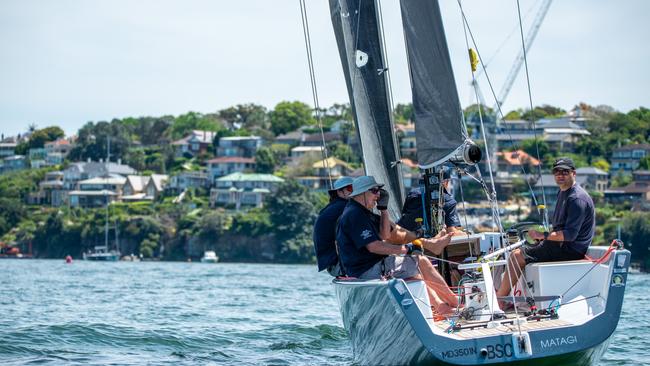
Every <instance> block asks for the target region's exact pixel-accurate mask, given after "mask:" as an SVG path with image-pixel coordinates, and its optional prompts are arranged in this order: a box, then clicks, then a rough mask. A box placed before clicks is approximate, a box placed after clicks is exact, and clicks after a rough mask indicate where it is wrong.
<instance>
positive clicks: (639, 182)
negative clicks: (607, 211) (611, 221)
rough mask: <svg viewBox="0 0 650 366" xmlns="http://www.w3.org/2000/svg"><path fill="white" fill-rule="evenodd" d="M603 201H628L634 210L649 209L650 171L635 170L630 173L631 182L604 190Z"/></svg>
mask: <svg viewBox="0 0 650 366" xmlns="http://www.w3.org/2000/svg"><path fill="white" fill-rule="evenodd" d="M605 201H606V202H608V203H619V204H620V203H629V204H631V205H632V208H633V209H635V210H646V211H647V210H650V171H649V170H637V171H635V172H633V173H632V183H630V184H628V185H627V186H625V187H619V188H609V189H607V190H605Z"/></svg>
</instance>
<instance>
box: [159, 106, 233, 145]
mask: <svg viewBox="0 0 650 366" xmlns="http://www.w3.org/2000/svg"><path fill="white" fill-rule="evenodd" d="M222 129H224V126H223V123H222V122H221V120H220V119H219V118H218V117H216V116H214V115H203V114H201V113H197V112H188V113H186V114H182V115H180V116H178V117H176V119H175V120H174V123H173V124H172V125H171V127H170V128H169V135H170V136H171V138H172V139H179V138H182V137H184V136H186V135H188V134H189V133H190V132H192V130H200V131H220V130H222Z"/></svg>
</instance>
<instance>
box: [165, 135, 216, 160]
mask: <svg viewBox="0 0 650 366" xmlns="http://www.w3.org/2000/svg"><path fill="white" fill-rule="evenodd" d="M216 136H217V133H216V132H214V131H200V130H193V131H192V132H191V133H190V134H189V135H187V136H185V137H183V138H182V139H180V140H176V141H174V142H172V146H173V147H174V149H175V151H176V157H182V156H184V155H186V154H187V155H191V156H196V155H199V154H202V153H205V152H206V151H209V150H211V149H212V142H213V141H214V138H215V137H216Z"/></svg>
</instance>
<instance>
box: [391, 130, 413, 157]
mask: <svg viewBox="0 0 650 366" xmlns="http://www.w3.org/2000/svg"><path fill="white" fill-rule="evenodd" d="M395 130H396V133H397V140H398V141H399V150H400V154H401V155H402V156H405V157H409V158H413V159H414V158H416V152H417V146H416V143H415V125H414V124H412V123H409V124H407V125H400V124H398V125H395Z"/></svg>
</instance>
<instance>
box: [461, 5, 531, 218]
mask: <svg viewBox="0 0 650 366" xmlns="http://www.w3.org/2000/svg"><path fill="white" fill-rule="evenodd" d="M458 2H459V6H460V5H461V4H460V0H458ZM460 12H461V15H462V18H463V23H464V27H465V26H466V27H467V30H466V31H467V33H468V34H469V36H470V39H471V40H472V45H473V46H474V49H475V50H476V54H477V56H478V59H479V61H480V64H481V70H483V74H484V75H485V79H486V80H487V83H488V86H489V87H490V93H491V95H492V98H493V99H494V100H495V102H496V109H497V120H499V119H500V120H504V114H503V111H502V109H501V104H500V103H499V102H498V98H497V95H496V92H495V91H494V86H493V85H492V80H491V79H490V75H489V73H488V72H487V68H486V64H485V62H483V57H482V56H481V52H480V51H479V48H478V45H477V43H476V39H475V38H474V33H472V28H471V27H470V25H469V21H468V20H467V16H466V14H465V11H464V10H463V8H462V6H460ZM463 29H465V28H463ZM501 132H503V131H501ZM506 134H507V135H508V137H509V138H510V142H511V144H512V145H513V146H515V147H517V148H518V147H519V146H518V144H515V142H514V139H513V138H512V134H510V132H508V131H506ZM518 159H519V162H520V163H523V161H522V160H521V157H519V158H518ZM520 166H521V170H522V172H523V173H524V176H527V175H528V173H526V168H525V167H524V165H523V164H520ZM525 181H526V184H527V185H528V190H529V191H530V194H531V198H532V200H533V202H534V204H535V207H536V208H537V212H538V213H540V211H539V207H538V206H539V205H538V201H537V197H536V196H535V192H534V191H533V187H532V186H531V185H530V182H529V181H528V179H525ZM540 214H541V213H540Z"/></svg>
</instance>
